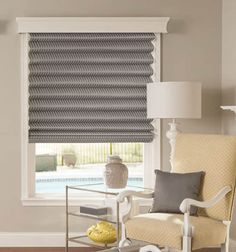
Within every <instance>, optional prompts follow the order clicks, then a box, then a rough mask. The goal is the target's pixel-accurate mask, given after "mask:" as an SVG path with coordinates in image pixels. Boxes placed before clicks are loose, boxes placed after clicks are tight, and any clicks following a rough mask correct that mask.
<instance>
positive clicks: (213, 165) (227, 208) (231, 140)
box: [172, 133, 236, 220]
mask: <svg viewBox="0 0 236 252" xmlns="http://www.w3.org/2000/svg"><path fill="white" fill-rule="evenodd" d="M196 171H204V172H205V176H204V179H203V186H202V192H201V195H200V199H201V200H207V199H210V198H211V197H213V196H214V195H216V194H217V193H218V192H219V191H220V190H221V189H222V188H223V187H224V186H227V185H229V186H231V187H232V191H231V192H230V193H228V194H227V195H226V197H225V198H224V199H223V200H221V201H220V202H218V203H217V204H216V205H215V206H213V207H211V208H207V209H199V210H198V214H199V215H201V216H208V217H211V218H214V219H218V220H231V217H232V208H233V199H234V191H235V179H236V136H226V135H201V134H181V133H180V134H178V135H177V138H176V146H175V155H174V160H173V168H172V172H177V173H186V172H196Z"/></svg>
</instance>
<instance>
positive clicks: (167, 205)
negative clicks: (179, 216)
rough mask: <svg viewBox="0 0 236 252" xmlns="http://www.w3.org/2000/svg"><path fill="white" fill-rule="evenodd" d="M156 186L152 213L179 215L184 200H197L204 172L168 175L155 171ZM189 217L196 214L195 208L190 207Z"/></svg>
mask: <svg viewBox="0 0 236 252" xmlns="http://www.w3.org/2000/svg"><path fill="white" fill-rule="evenodd" d="M155 173H156V185H155V191H154V200H153V206H152V209H151V212H152V213H157V212H163V213H181V211H180V210H179V207H180V204H181V203H182V201H183V200H184V199H185V198H191V199H195V200H198V199H199V194H200V192H201V185H202V183H201V181H202V178H203V176H204V172H192V173H170V172H163V171H160V170H155ZM190 214H191V215H196V214H197V207H191V209H190Z"/></svg>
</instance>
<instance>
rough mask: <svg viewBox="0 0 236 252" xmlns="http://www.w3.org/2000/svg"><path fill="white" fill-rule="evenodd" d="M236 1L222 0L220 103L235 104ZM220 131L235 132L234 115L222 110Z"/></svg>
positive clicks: (235, 230)
mask: <svg viewBox="0 0 236 252" xmlns="http://www.w3.org/2000/svg"><path fill="white" fill-rule="evenodd" d="M235 24H236V1H235V0H223V11H222V105H235V104H236V47H235V45H236V32H235V29H236V26H235ZM222 133H224V134H232V135H235V134H236V116H235V114H234V113H233V112H230V111H224V112H222ZM231 238H232V239H234V240H236V208H235V209H234V216H233V222H232V226H231Z"/></svg>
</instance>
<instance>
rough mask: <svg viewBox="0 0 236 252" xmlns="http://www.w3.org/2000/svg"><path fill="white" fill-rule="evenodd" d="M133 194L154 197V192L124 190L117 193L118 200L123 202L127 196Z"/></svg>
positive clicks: (148, 197)
mask: <svg viewBox="0 0 236 252" xmlns="http://www.w3.org/2000/svg"><path fill="white" fill-rule="evenodd" d="M132 196H136V197H139V198H146V199H150V198H153V197H154V192H137V191H133V190H124V191H122V192H120V193H119V194H118V195H117V198H116V200H117V201H118V202H119V203H122V202H124V200H125V198H129V197H132Z"/></svg>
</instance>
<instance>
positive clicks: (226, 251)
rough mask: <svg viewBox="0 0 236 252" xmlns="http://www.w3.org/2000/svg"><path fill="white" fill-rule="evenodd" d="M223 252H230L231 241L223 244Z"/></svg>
mask: <svg viewBox="0 0 236 252" xmlns="http://www.w3.org/2000/svg"><path fill="white" fill-rule="evenodd" d="M221 252H229V241H227V242H226V243H225V244H221Z"/></svg>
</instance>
